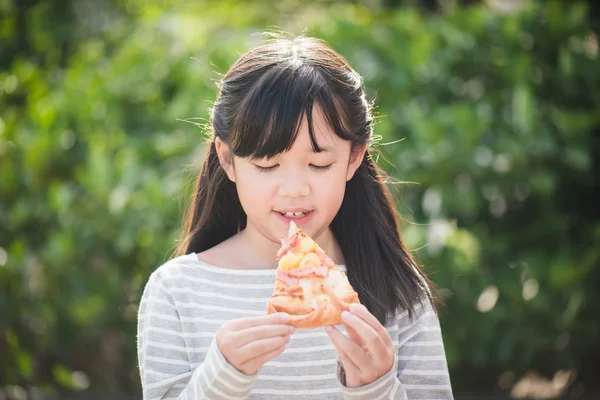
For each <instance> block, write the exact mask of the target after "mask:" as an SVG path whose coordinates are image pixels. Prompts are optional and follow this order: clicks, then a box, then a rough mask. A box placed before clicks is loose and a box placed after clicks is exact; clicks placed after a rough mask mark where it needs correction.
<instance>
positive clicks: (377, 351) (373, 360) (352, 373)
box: [325, 304, 396, 387]
mask: <svg viewBox="0 0 600 400" xmlns="http://www.w3.org/2000/svg"><path fill="white" fill-rule="evenodd" d="M350 311H351V312H348V311H344V312H342V320H343V323H344V326H345V327H346V331H347V332H348V337H346V336H344V335H343V334H342V333H341V332H340V331H339V330H338V329H337V328H336V327H334V326H331V325H328V326H327V327H326V328H325V331H326V332H327V334H328V335H329V338H330V339H331V341H332V342H333V345H334V346H335V348H336V350H337V352H338V355H339V356H340V360H341V361H342V365H343V367H344V370H345V372H346V386H347V387H359V386H364V385H367V384H369V383H371V382H374V381H376V380H377V379H379V378H381V377H382V376H383V375H385V374H386V373H387V372H388V371H389V370H390V369H391V368H392V366H393V364H394V356H395V352H396V349H395V347H394V344H393V343H392V338H391V337H390V335H389V333H388V332H387V331H386V330H385V328H384V327H383V325H381V323H380V322H379V321H378V320H377V318H375V316H373V314H371V313H370V312H369V310H367V308H366V307H365V306H363V305H362V304H351V305H350Z"/></svg>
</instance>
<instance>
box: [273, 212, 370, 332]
mask: <svg viewBox="0 0 600 400" xmlns="http://www.w3.org/2000/svg"><path fill="white" fill-rule="evenodd" d="M281 242H282V243H281V248H280V249H279V251H278V252H277V260H278V267H277V280H276V282H275V288H274V290H273V295H272V297H271V299H270V300H269V302H268V304H267V314H271V313H275V312H286V313H288V314H290V316H291V318H290V324H291V325H294V326H295V327H297V328H317V327H320V326H324V325H335V324H341V323H342V316H341V314H342V311H344V310H348V309H349V307H350V304H351V303H359V300H358V294H357V293H356V291H355V290H354V289H353V288H352V286H351V285H350V282H349V281H348V278H347V277H346V275H345V274H344V273H343V272H342V271H340V270H339V269H338V268H337V266H336V264H335V263H334V262H333V261H332V260H331V258H329V257H328V256H327V254H325V252H324V251H323V249H321V248H320V247H319V245H318V244H317V243H316V242H315V241H314V240H313V239H312V238H311V237H310V236H308V235H307V234H306V233H304V231H302V230H301V229H299V228H298V227H297V226H296V224H295V223H294V222H293V221H291V222H290V230H289V237H288V238H287V239H283V240H282V241H281Z"/></svg>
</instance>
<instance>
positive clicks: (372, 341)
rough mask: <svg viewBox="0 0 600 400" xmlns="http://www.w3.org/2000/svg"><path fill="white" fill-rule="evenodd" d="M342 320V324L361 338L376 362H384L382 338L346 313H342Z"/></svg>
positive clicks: (384, 352) (384, 347)
mask: <svg viewBox="0 0 600 400" xmlns="http://www.w3.org/2000/svg"><path fill="white" fill-rule="evenodd" d="M342 320H343V321H344V324H347V325H349V326H350V328H351V329H353V330H354V331H355V332H356V333H357V334H358V335H359V336H360V338H361V340H362V342H363V343H364V344H365V346H366V348H367V351H368V352H369V354H370V355H371V356H372V357H375V358H376V359H378V360H385V359H386V357H387V347H386V345H385V343H384V340H383V338H382V337H381V336H380V335H379V333H377V332H376V331H375V329H373V327H371V325H369V324H367V323H366V322H365V321H364V320H363V319H361V318H360V317H358V316H356V315H354V314H352V313H350V312H348V311H343V312H342Z"/></svg>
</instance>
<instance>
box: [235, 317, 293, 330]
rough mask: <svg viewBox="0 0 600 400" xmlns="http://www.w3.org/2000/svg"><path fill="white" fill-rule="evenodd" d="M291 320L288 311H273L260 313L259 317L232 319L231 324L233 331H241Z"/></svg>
mask: <svg viewBox="0 0 600 400" xmlns="http://www.w3.org/2000/svg"><path fill="white" fill-rule="evenodd" d="M289 320H290V315H289V314H288V313H273V314H268V315H260V316H258V317H246V318H239V319H236V320H233V321H230V323H229V326H230V328H231V330H232V331H239V330H242V329H246V328H251V327H253V326H262V325H273V324H286V323H288V322H289Z"/></svg>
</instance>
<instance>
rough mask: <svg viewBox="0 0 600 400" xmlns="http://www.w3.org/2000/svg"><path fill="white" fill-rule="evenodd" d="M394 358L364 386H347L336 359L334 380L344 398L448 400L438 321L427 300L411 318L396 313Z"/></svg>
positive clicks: (365, 399) (447, 376)
mask: <svg viewBox="0 0 600 400" xmlns="http://www.w3.org/2000/svg"><path fill="white" fill-rule="evenodd" d="M396 319H397V320H398V321H399V322H398V324H399V325H400V329H399V331H398V338H397V340H398V344H397V352H396V360H395V362H394V365H395V366H396V365H397V368H395V367H392V368H391V369H390V371H389V372H387V373H386V374H385V375H383V376H382V377H380V378H379V379H377V380H376V381H375V382H371V383H370V384H368V385H365V386H361V387H357V388H348V387H346V386H345V385H344V383H345V379H344V371H343V368H342V367H341V363H339V362H338V382H339V383H340V387H341V390H342V393H343V394H344V398H345V399H347V400H367V399H369V400H374V399H394V400H412V399H439V400H452V399H453V395H452V387H451V384H450V376H449V374H448V365H447V362H446V355H445V351H444V344H443V342H442V334H441V330H440V323H439V320H438V318H437V315H436V314H435V312H434V310H433V308H432V306H431V303H430V302H429V301H428V300H424V302H423V305H422V306H421V305H417V307H416V309H415V313H414V315H413V316H412V318H409V316H408V312H407V311H405V312H403V313H401V314H399V315H398V316H397V317H396Z"/></svg>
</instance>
